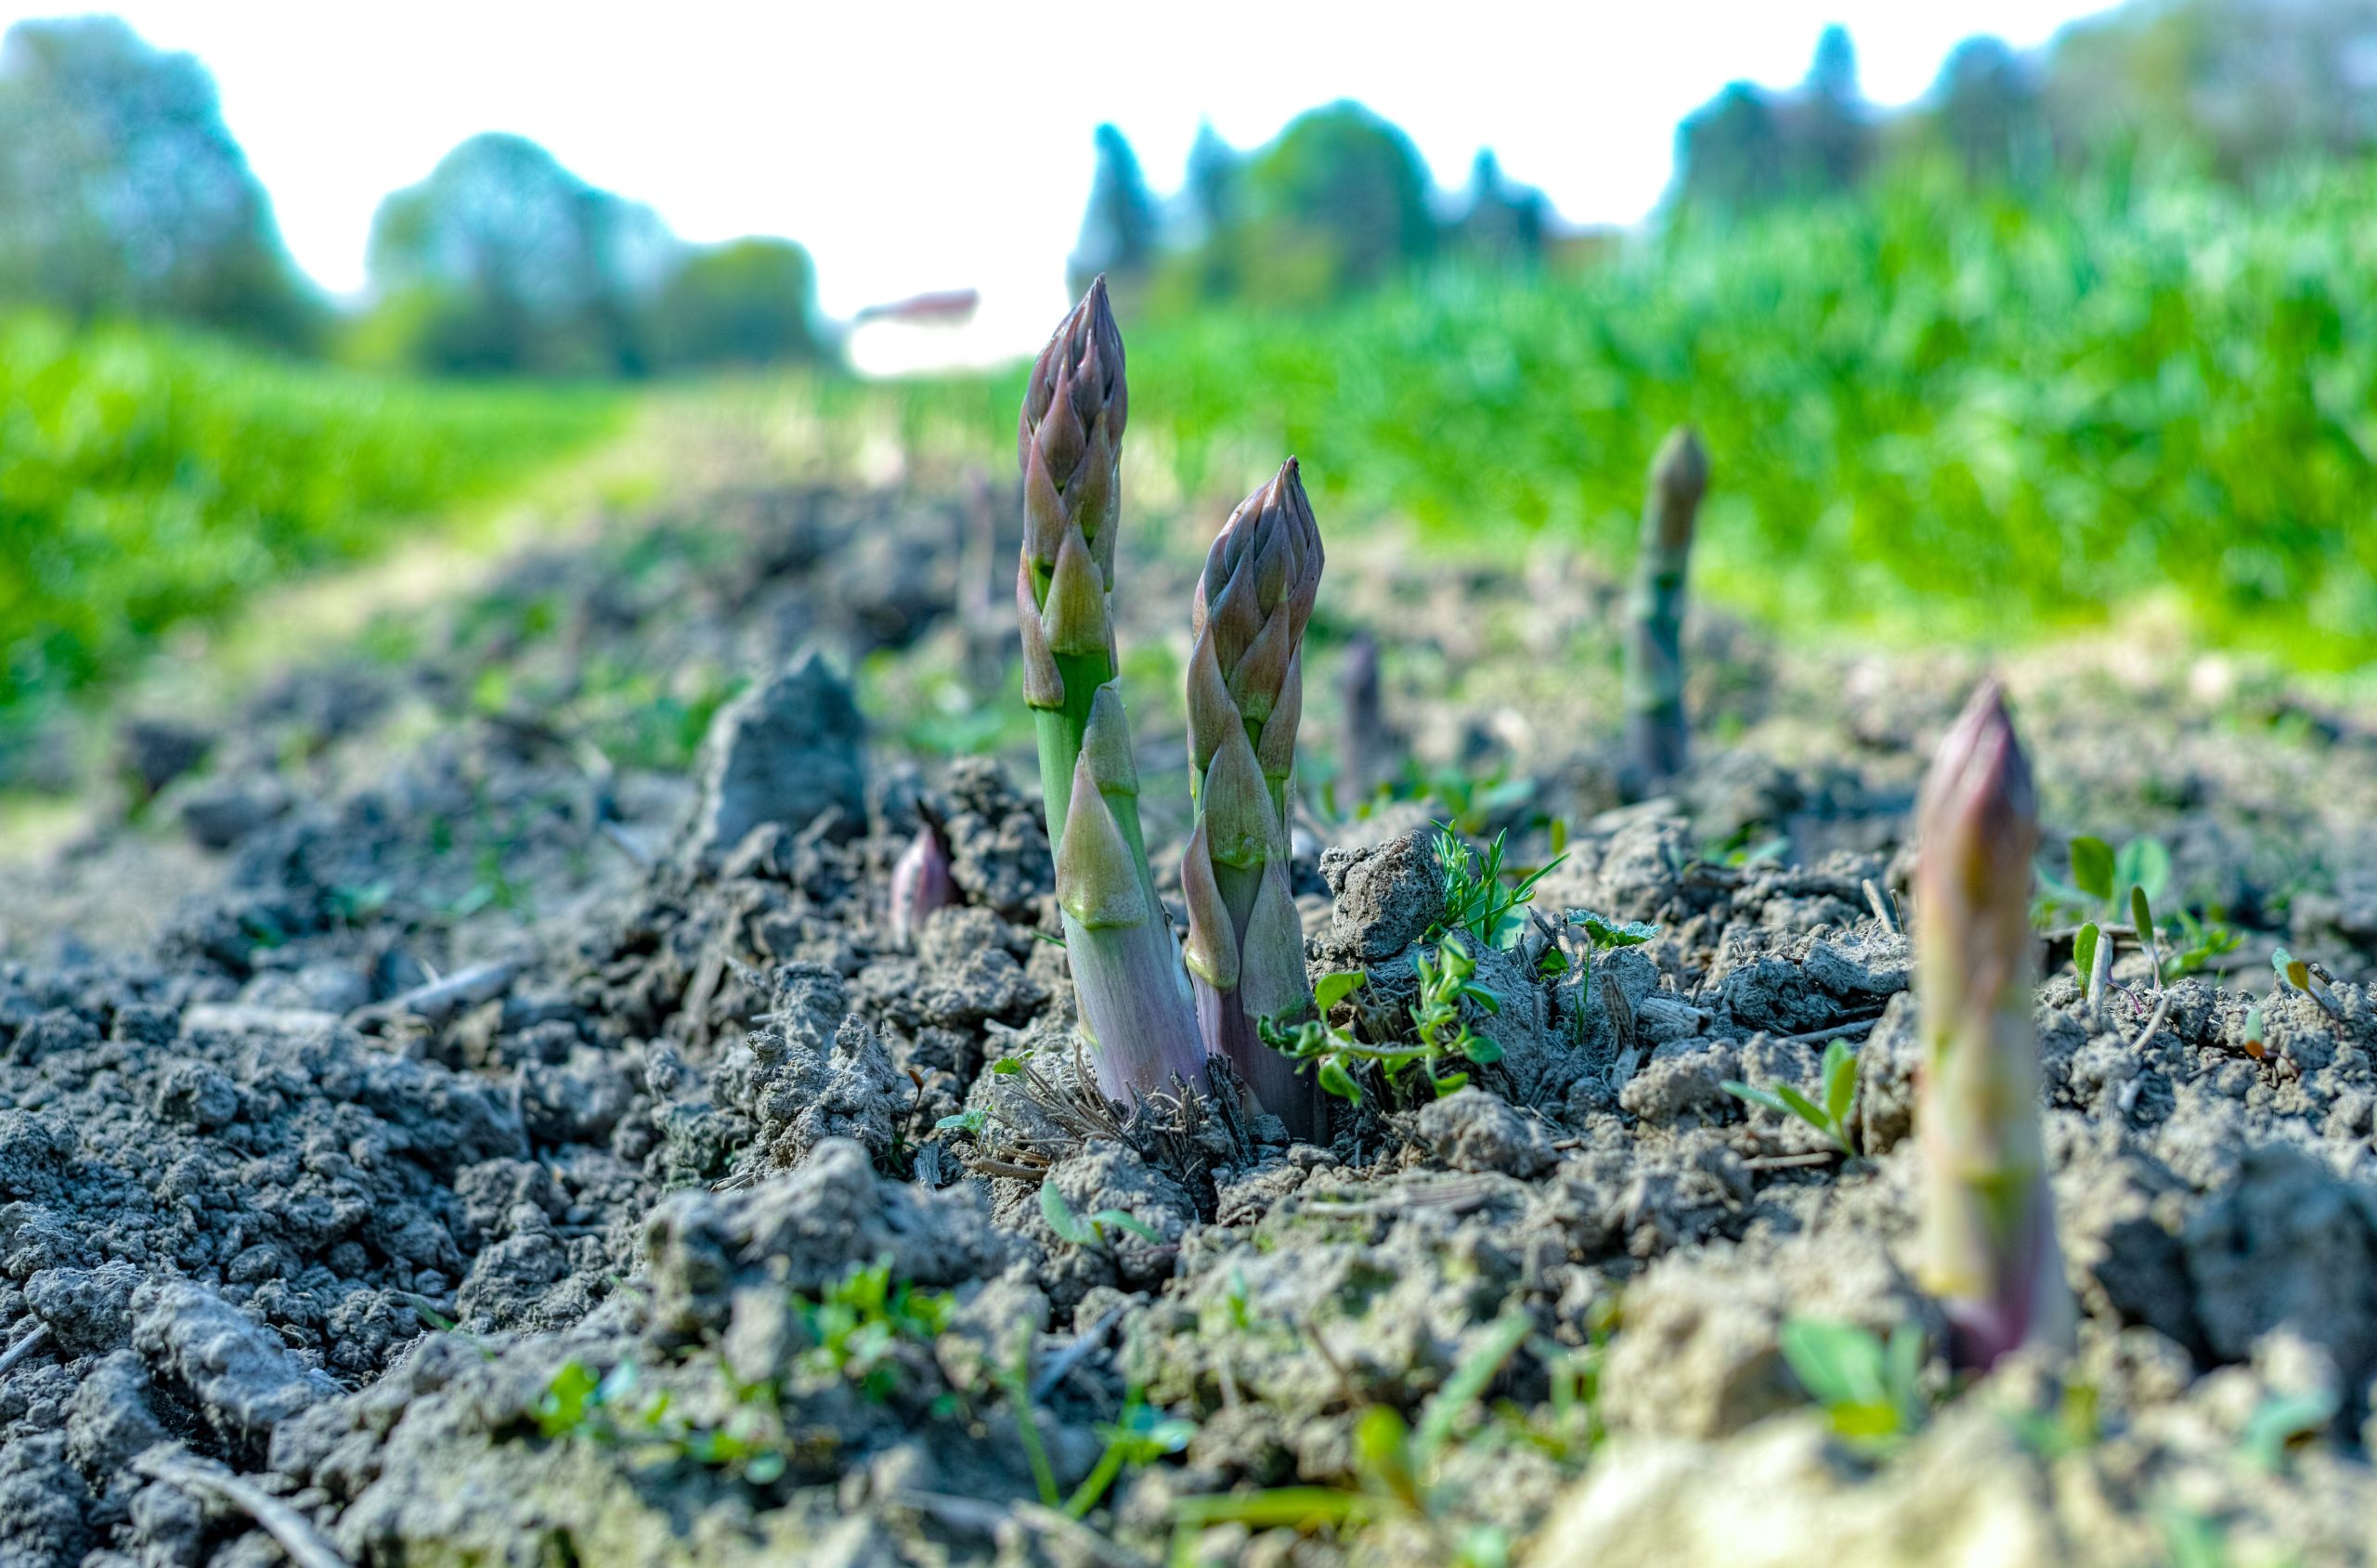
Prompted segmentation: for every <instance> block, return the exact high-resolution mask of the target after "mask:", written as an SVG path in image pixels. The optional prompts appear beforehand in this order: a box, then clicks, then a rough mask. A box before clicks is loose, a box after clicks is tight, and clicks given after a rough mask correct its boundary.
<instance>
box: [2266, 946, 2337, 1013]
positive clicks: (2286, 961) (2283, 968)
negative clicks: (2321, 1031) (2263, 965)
mask: <svg viewBox="0 0 2377 1568" xmlns="http://www.w3.org/2000/svg"><path fill="white" fill-rule="evenodd" d="M2269 966H2270V967H2271V968H2272V969H2273V970H2275V971H2277V974H2278V978H2279V982H2280V987H2281V989H2291V990H2294V991H2301V992H2302V993H2303V994H2304V995H2306V996H2307V997H2309V998H2310V999H2311V1000H2312V1001H2314V1002H2316V1003H2318V1004H2319V1006H2320V1008H2321V1009H2322V1010H2323V1011H2325V1012H2326V1013H2327V1015H2328V1017H2332V1018H2333V1019H2335V1020H2336V1021H2337V1022H2338V1023H2342V1022H2343V1021H2344V1004H2343V1003H2341V1002H2339V1001H2337V1000H2336V993H2335V992H2334V991H2332V990H2331V989H2330V988H2329V985H2328V982H2327V978H2326V977H2325V976H2323V975H2321V974H2320V973H2319V971H2318V970H2316V969H2314V968H2312V967H2311V965H2308V964H2306V963H2305V962H2304V961H2303V960H2301V959H2299V958H2297V957H2295V956H2294V955H2293V953H2291V952H2287V951H2286V950H2285V949H2284V948H2280V949H2278V950H2277V951H2276V952H2272V953H2271V954H2270V955H2269Z"/></svg>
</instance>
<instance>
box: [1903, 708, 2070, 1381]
mask: <svg viewBox="0 0 2377 1568" xmlns="http://www.w3.org/2000/svg"><path fill="white" fill-rule="evenodd" d="M1916 830H1917V833H1918V835H1919V837H1920V842H1921V857H1920V860H1919V862H1918V865H1917V869H1916V899H1917V905H1916V907H1917V925H1916V963H1917V979H1918V981H1919V982H1920V985H1921V988H1922V1003H1923V1037H1924V1057H1923V1071H1922V1077H1921V1080H1920V1083H1919V1086H1918V1089H1917V1091H1916V1128H1917V1131H1918V1132H1919V1133H1920V1134H1921V1137H1922V1148H1923V1166H1924V1170H1923V1181H1924V1199H1923V1234H1922V1254H1921V1256H1922V1268H1921V1273H1922V1280H1923V1286H1924V1289H1927V1290H1929V1291H1930V1292H1931V1294H1932V1295H1934V1296H1936V1297H1937V1298H1938V1299H1939V1301H1940V1303H1941V1306H1942V1310H1943V1311H1944V1312H1945V1313H1946V1315H1947V1317H1948V1321H1949V1324H1950V1326H1951V1329H1952V1331H1953V1335H1954V1340H1953V1343H1952V1344H1951V1347H1950V1348H1951V1351H1952V1353H1953V1354H1954V1355H1955V1360H1956V1361H1957V1362H1958V1364H1959V1365H1962V1366H1967V1367H1977V1368H1983V1369H1985V1368H1987V1367H1990V1366H1991V1365H1992V1364H1994V1362H1995V1361H1996V1360H1997V1358H1998V1357H2000V1356H2001V1355H2004V1354H2007V1352H2008V1351H2011V1350H2014V1349H2016V1348H2018V1347H2020V1346H2021V1345H2024V1344H2031V1343H2039V1344H2046V1345H2051V1346H2057V1347H2059V1348H2062V1349H2064V1350H2067V1351H2068V1350H2069V1349H2070V1348H2071V1345H2072V1329H2073V1308H2072V1292H2071V1289H2070V1287H2069V1286H2068V1285H2067V1284H2066V1283H2065V1281H2064V1277H2063V1261H2062V1257H2061V1254H2060V1252H2059V1251H2058V1249H2057V1247H2056V1241H2055V1207H2054V1201H2053V1197H2052V1195H2051V1194H2050V1192H2049V1191H2048V1188H2047V1180H2046V1157H2045V1154H2044V1151H2043V1149H2042V1147H2041V1140H2040V1134H2039V1111H2038V1096H2039V1047H2038V1036H2037V1032H2036V1030H2034V1029H2033V1025H2032V1022H2031V1003H2032V995H2031V993H2032V989H2033V985H2034V984H2035V982H2036V979H2037V976H2036V975H2035V973H2034V972H2033V968H2034V958H2033V947H2034V946H2035V941H2034V939H2033V936H2032V934H2031V924H2030V905H2031V862H2032V859H2033V857H2034V856H2035V855H2036V854H2037V853H2038V845H2039V823H2038V803H2037V797H2036V796H2035V794H2034V793H2033V789H2032V785H2031V770H2030V764H2029V762H2028V761H2027V760H2025V759H2024V758H2023V756H2022V748H2021V745H2020V742H2019V741H2017V740H2016V739H2015V736H2014V726H2013V721H2012V720H2011V719H2009V718H2008V717H2007V712H2006V705H2005V702H2004V699H2003V698H2002V697H2001V696H2000V694H1999V693H1998V689H1997V684H1996V682H1995V681H1994V680H1993V681H1989V682H1987V683H1985V684H1983V685H1982V687H1981V690H1980V691H1978V692H1976V693H1973V697H1972V701H1971V702H1970V703H1968V704H1967V705H1966V707H1965V711H1964V714H1963V716H1962V717H1960V718H1959V719H1957V720H1956V723H1955V728H1954V729H1952V730H1950V731H1949V732H1948V735H1947V738H1946V739H1945V740H1944V741H1942V743H1941V745H1940V751H1939V754H1938V756H1936V757H1935V758H1933V759H1932V762H1931V771H1930V774H1929V777H1928V778H1926V780H1925V781H1924V785H1923V796H1922V801H1921V804H1920V805H1919V807H1918V808H1917V819H1916Z"/></svg>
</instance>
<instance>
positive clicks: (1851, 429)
mask: <svg viewBox="0 0 2377 1568" xmlns="http://www.w3.org/2000/svg"><path fill="white" fill-rule="evenodd" d="M2371 276H2377V169H2372V168H2369V167H2361V168H2344V169H2335V170H2330V171H2328V172H2327V173H2325V174H2321V175H2301V176H2297V177H2294V178H2293V179H2292V180H2280V181H2278V182H2276V183H2275V184H2274V185H2273V186H2271V187H2268V188H2265V189H2264V190H2263V191H2262V193H2261V194H2259V195H2256V196H2248V195H2246V194H2243V193H2241V192H2238V191H2235V190H2232V189H2228V188H2215V187H2210V186H2204V185H2200V184H2194V183H2189V182H2185V181H2160V182H2155V183H2151V184H2141V185H2140V186H2138V187H2137V188H2134V189H2133V188H2124V187H2120V186H2115V185H2111V184H2099V185H2095V186H2090V187H2085V188H2074V189H2065V190H2059V191H2057V192H2054V193H2051V194H2049V195H2045V196H2041V197H2037V198H2034V199H2033V200H2031V201H2013V200H2010V199H2006V198H1990V197H1984V196H1978V195H1975V194H1972V193H1970V192H1968V191H1966V190H1963V189H1961V188H1958V187H1956V186H1955V184H1953V183H1952V182H1948V181H1944V180H1936V179H1930V178H1927V177H1924V176H1921V175H1905V176H1902V177H1901V178H1899V179H1898V180H1897V181H1895V182H1894V183H1893V184H1892V185H1891V186H1890V187H1889V188H1886V189H1884V190H1882V191H1880V192H1878V193H1876V194H1874V195H1871V196H1868V197H1866V198H1864V199H1861V200H1857V201H1842V202H1839V203H1838V204H1835V205H1832V206H1827V207H1822V208H1818V209H1814V210H1804V209H1803V210H1799V211H1795V212H1790V213H1781V214H1774V215H1773V216H1771V217H1768V218H1765V219H1762V220H1759V221H1756V222H1752V223H1749V224H1747V225H1746V226H1743V227H1736V228H1734V229H1733V230H1731V231H1727V232H1717V231H1714V230H1704V231H1699V232H1695V231H1692V230H1690V229H1689V228H1685V229H1681V230H1679V231H1676V232H1670V233H1669V234H1667V235H1665V236H1663V237H1661V238H1659V239H1657V240H1649V241H1644V242H1643V243H1642V244H1640V245H1638V246H1635V247H1633V248H1632V249H1630V251H1628V252H1626V253H1623V254H1622V255H1621V256H1620V258H1619V259H1618V260H1617V261H1616V262H1614V263H1612V264H1610V265H1608V266H1603V267H1600V268H1598V269H1595V270H1592V271H1589V272H1586V273H1582V274H1579V275H1577V276H1573V277H1565V278H1552V279H1525V278H1507V277H1481V276H1475V275H1458V274H1456V275H1443V276H1438V277H1435V278H1431V279H1422V280H1421V281H1419V282H1417V283H1415V284H1413V285H1411V286H1409V287H1405V288H1402V289H1398V290H1396V291H1391V292H1386V293H1383V294H1379V295H1376V296H1373V297H1370V298H1369V299H1365V300H1360V301H1357V302H1354V303H1351V304H1349V305H1344V306H1343V307H1340V308H1339V309H1337V310H1335V311H1332V312H1330V313H1327V314H1324V315H1319V316H1313V317H1289V318H1264V317H1254V316H1250V315H1229V314H1217V315H1213V316H1208V317H1200V318H1195V319H1190V320H1187V321H1182V322H1177V323H1172V324H1153V325H1136V324H1132V323H1125V327H1126V330H1128V332H1129V337H1130V363H1131V381H1132V386H1131V393H1132V395H1131V414H1132V420H1131V435H1132V440H1133V441H1134V442H1135V443H1144V444H1145V445H1144V446H1143V447H1142V455H1143V456H1145V455H1148V454H1149V453H1154V454H1158V455H1160V456H1161V457H1162V459H1163V460H1164V461H1167V462H1168V463H1169V464H1170V466H1171V468H1172V469H1173V470H1174V473H1175V475H1176V478H1177V480H1178V482H1179V484H1180V486H1181V487H1182V488H1183V490H1184V491H1185V492H1186V493H1188V494H1189V495H1192V496H1197V497H1201V498H1203V499H1204V501H1205V502H1208V503H1210V502H1213V501H1214V500H1215V499H1217V498H1218V497H1225V496H1230V495H1234V494H1235V493H1236V491H1237V490H1238V489H1240V488H1243V487H1245V486H1249V485H1251V484H1252V483H1253V480H1254V479H1255V478H1257V477H1259V476H1261V475H1262V474H1265V473H1268V472H1269V471H1270V467H1271V465H1272V464H1274V463H1276V462H1277V461H1278V459H1279V455H1280V454H1281V453H1283V452H1288V451H1292V452H1294V453H1296V454H1297V455H1299V456H1300V457H1301V458H1302V459H1303V460H1304V464H1305V468H1304V474H1305V484H1306V485H1307V486H1309V487H1311V488H1312V490H1313V492H1314V496H1315V500H1316V504H1318V506H1319V507H1321V509H1322V512H1321V516H1322V523H1323V526H1324V529H1325V528H1328V527H1330V526H1331V525H1334V526H1337V527H1346V526H1351V525H1356V524H1357V523H1358V522H1360V521H1361V520H1363V519H1365V518H1367V517H1371V516H1376V515H1380V514H1383V513H1390V512H1399V513H1403V514H1407V515H1409V516H1411V517H1413V518H1415V519H1417V520H1418V522H1419V523H1420V524H1422V525H1423V526H1424V527H1425V528H1427V529H1428V530H1429V531H1430V532H1432V533H1433V534H1434V535H1435V537H1436V538H1438V539H1440V540H1442V541H1445V542H1447V543H1450V544H1459V543H1461V542H1462V541H1465V540H1469V539H1473V538H1491V539H1495V540H1498V541H1499V540H1500V539H1502V538H1505V537H1506V536H1510V535H1513V534H1517V533H1524V532H1526V531H1535V530H1545V531H1551V532H1553V533H1556V534H1560V535H1565V536H1566V537H1569V538H1577V539H1578V540H1580V541H1582V542H1583V543H1585V544H1586V545H1588V546H1589V547H1591V548H1592V549H1593V550H1595V551H1599V552H1601V553H1602V554H1603V555H1604V558H1606V559H1607V560H1609V561H1610V562H1611V563H1612V564H1617V563H1619V562H1622V561H1623V560H1625V559H1627V558H1629V557H1630V555H1631V553H1632V541H1633V537H1634V530H1635V526H1636V524H1635V518H1636V516H1637V515H1638V512H1639V509H1640V507H1641V504H1642V495H1643V473H1644V470H1645V469H1646V467H1647V465H1648V463H1649V461H1650V459H1651V455H1652V452H1653V450H1654V449H1655V447H1656V444H1657V442H1658V440H1659V439H1660V437H1661V436H1662V435H1663V434H1665V432H1666V431H1667V429H1668V428H1669V426H1670V425H1672V424H1673V423H1675V422H1677V421H1682V420H1684V419H1691V420H1693V421H1696V422H1697V423H1698V424H1699V425H1700V427H1701V429H1702V431H1703V433H1704V434H1706V436H1707V437H1708V446H1709V448H1710V451H1711V453H1712V456H1713V461H1714V465H1715V481H1714V486H1713V488H1712V491H1711V495H1710V499H1709V501H1708V508H1707V511H1706V512H1705V514H1704V523H1703V528H1704V534H1703V537H1704V539H1705V541H1706V543H1705V546H1704V551H1703V554H1702V555H1701V557H1700V566H1699V568H1698V569H1699V570H1700V572H1701V573H1702V574H1703V577H1702V580H1703V581H1704V583H1706V584H1707V585H1708V586H1710V587H1712V588H1713V589H1714V590H1716V591H1717V592H1718V594H1719V595H1720V596H1721V597H1723V598H1725V599H1727V600H1729V601H1731V602H1733V603H1736V604H1739V605H1742V606H1745V607H1747V608H1749V609H1752V610H1754V611H1758V612H1760V613H1763V614H1764V615H1766V616H1769V617H1771V618H1772V619H1773V620H1775V621H1777V622H1780V623H1782V624H1784V625H1786V627H1798V628H1803V629H1824V630H1837V631H1844V632H1859V633H1863V632H1873V631H1882V632H1888V631H1892V630H1895V631H1896V632H1897V633H1898V634H1900V635H1902V636H1908V635H1913V636H1923V637H1930V636H1938V635H1953V636H1957V637H1964V638H1971V639H1975V640H1980V641H2011V640H2014V639H2019V638H2023V637H2027V636H2031V635H2034V634H2037V633H2040V632H2043V631H2052V630H2059V629H2067V628H2073V627H2085V626H2088V625H2091V624H2098V623H2102V622H2104V621H2106V620H2108V619H2110V618H2111V616H2112V615H2113V613H2114V612H2115V611H2116V610H2117V609H2118V608H2119V607H2120V606H2122V605H2124V604H2125V603H2129V602H2131V601H2133V600H2135V599H2136V598H2137V597H2138V596H2141V595H2149V594H2162V595H2165V596H2168V597H2171V598H2174V599H2176V601H2177V602H2178V603H2180V604H2181V605H2183V606H2184V607H2185V609H2186V610H2187V611H2188V612H2189V616H2190V618H2191V620H2192V622H2193V625H2194V628H2195V629H2196V630H2197V631H2198V632H2200V633H2201V634H2202V635H2203V636H2205V637H2206V638H2208V639H2210V640H2213V641H2219V642H2225V643H2228V644H2231V645H2237V646H2244V647H2259V648H2265V649H2269V650H2272V651H2276V652H2280V653H2283V654H2289V655H2291V656H2293V657H2294V658H2296V659H2298V660H2299V661H2301V662H2303V663H2305V664H2307V665H2314V666H2319V665H2324V666H2328V667H2336V666H2344V665H2349V664H2350V663H2353V662H2355V661H2357V660H2358V659H2361V658H2364V657H2366V656H2368V655H2370V654H2377V471H2373V469H2372V464H2373V463H2377V292H2371V290H2370V289H2369V288H2368V286H2367V279H2369V278H2371ZM1019 388H1020V375H1019V376H1013V377H994V378H977V379H972V380H954V381H948V382H937V383H918V384H914V385H911V386H910V387H908V388H906V389H905V390H904V391H903V393H902V394H901V396H902V398H903V400H904V405H905V407H904V408H903V410H902V414H901V417H902V419H903V421H904V425H905V427H906V428H907V429H908V430H909V431H910V432H912V433H914V432H917V431H930V432H933V433H935V434H938V435H941V436H942V437H943V438H946V436H947V435H949V434H955V433H958V432H963V433H965V434H966V438H968V439H970V440H972V441H974V442H976V443H977V449H978V450H979V451H981V452H982V453H984V454H987V455H988V456H987V457H986V458H985V460H986V461H987V460H993V459H995V457H996V456H997V454H999V453H1000V452H1001V451H1002V450H1003V446H1002V443H1003V441H1004V440H1005V439H1006V433H1007V431H1009V430H1011V429H1012V428H1013V423H1014V411H1013V410H1014V407H1015V400H1016V396H1017V395H1018V391H1019ZM845 395H847V394H845ZM1223 504H1227V503H1226V501H1224V502H1223Z"/></svg>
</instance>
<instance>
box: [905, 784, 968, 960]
mask: <svg viewBox="0 0 2377 1568" xmlns="http://www.w3.org/2000/svg"><path fill="white" fill-rule="evenodd" d="M956 901H957V884H956V883H955V882H954V881H952V880H951V879H950V875H949V849H948V847H947V846H946V845H944V844H943V843H942V841H941V830H940V828H939V827H938V826H936V825H935V824H934V823H933V820H932V819H931V818H930V817H929V816H928V817H926V818H925V820H924V822H923V823H922V824H921V825H919V826H918V827H917V829H916V836H915V837H914V838H912V839H910V840H908V847H907V848H906V849H903V850H901V851H900V858H899V859H898V860H897V861H895V862H892V864H891V940H892V942H893V943H894V944H895V945H897V946H899V947H903V948H908V947H914V946H915V945H916V933H917V932H918V931H921V930H923V929H924V924H925V922H926V921H927V920H929V919H930V918H931V917H932V912H933V911H934V910H937V909H946V908H947V907H948V906H949V905H951V904H953V903H955V902H956Z"/></svg>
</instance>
